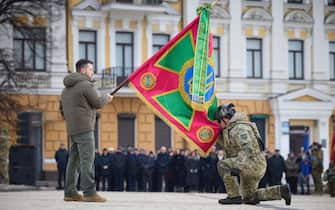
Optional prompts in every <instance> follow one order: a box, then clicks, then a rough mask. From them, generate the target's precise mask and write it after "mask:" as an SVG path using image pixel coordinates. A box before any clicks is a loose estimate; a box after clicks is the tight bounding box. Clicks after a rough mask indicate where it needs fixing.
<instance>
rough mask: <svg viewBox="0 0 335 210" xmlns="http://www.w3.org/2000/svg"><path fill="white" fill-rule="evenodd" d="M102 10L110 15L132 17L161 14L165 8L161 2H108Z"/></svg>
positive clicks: (136, 0) (122, 0)
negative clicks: (132, 14)
mask: <svg viewBox="0 0 335 210" xmlns="http://www.w3.org/2000/svg"><path fill="white" fill-rule="evenodd" d="M102 10H104V11H107V12H111V13H120V12H121V13H120V14H121V15H122V14H125V12H126V13H127V14H128V13H134V15H141V14H142V15H143V14H155V13H163V12H164V11H165V8H164V6H163V1H162V0H110V1H108V2H107V3H105V4H104V5H103V6H102Z"/></svg>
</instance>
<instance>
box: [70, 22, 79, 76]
mask: <svg viewBox="0 0 335 210" xmlns="http://www.w3.org/2000/svg"><path fill="white" fill-rule="evenodd" d="M72 47H73V48H72V49H73V64H72V65H73V66H72V68H73V71H74V72H75V71H76V62H77V60H78V59H79V29H78V25H77V19H76V18H73V20H72Z"/></svg>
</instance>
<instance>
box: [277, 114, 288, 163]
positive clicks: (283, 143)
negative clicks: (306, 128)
mask: <svg viewBox="0 0 335 210" xmlns="http://www.w3.org/2000/svg"><path fill="white" fill-rule="evenodd" d="M288 123H289V118H288V117H286V116H282V117H281V118H280V131H281V132H280V134H279V136H280V137H279V141H280V154H281V155H283V157H285V158H286V157H287V155H288V154H289V153H290V135H289V133H288V132H287V131H289V129H290V127H289V124H288ZM287 126H288V127H287Z"/></svg>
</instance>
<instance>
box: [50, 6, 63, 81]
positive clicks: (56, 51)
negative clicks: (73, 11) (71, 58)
mask: <svg viewBox="0 0 335 210" xmlns="http://www.w3.org/2000/svg"><path fill="white" fill-rule="evenodd" d="M60 11H62V12H60V14H59V16H58V17H57V19H56V21H54V22H52V23H51V31H52V32H53V33H52V34H51V43H50V45H51V49H50V50H48V51H47V53H51V62H50V71H51V79H50V83H51V84H50V88H63V79H64V76H65V75H66V74H67V66H66V62H67V60H66V53H65V52H66V42H65V40H66V24H65V9H64V10H60ZM48 37H49V36H48ZM48 45H49V44H48ZM47 56H50V55H47ZM47 66H48V64H47Z"/></svg>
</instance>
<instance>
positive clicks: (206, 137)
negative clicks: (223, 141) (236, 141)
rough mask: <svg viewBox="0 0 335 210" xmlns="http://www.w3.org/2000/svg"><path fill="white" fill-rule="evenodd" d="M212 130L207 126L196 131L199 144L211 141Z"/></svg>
mask: <svg viewBox="0 0 335 210" xmlns="http://www.w3.org/2000/svg"><path fill="white" fill-rule="evenodd" d="M213 136H214V129H213V128H211V127H209V126H201V127H200V128H199V129H198V130H197V137H198V139H199V140H200V141H201V142H204V143H207V142H209V141H211V140H212V139H213Z"/></svg>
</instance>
